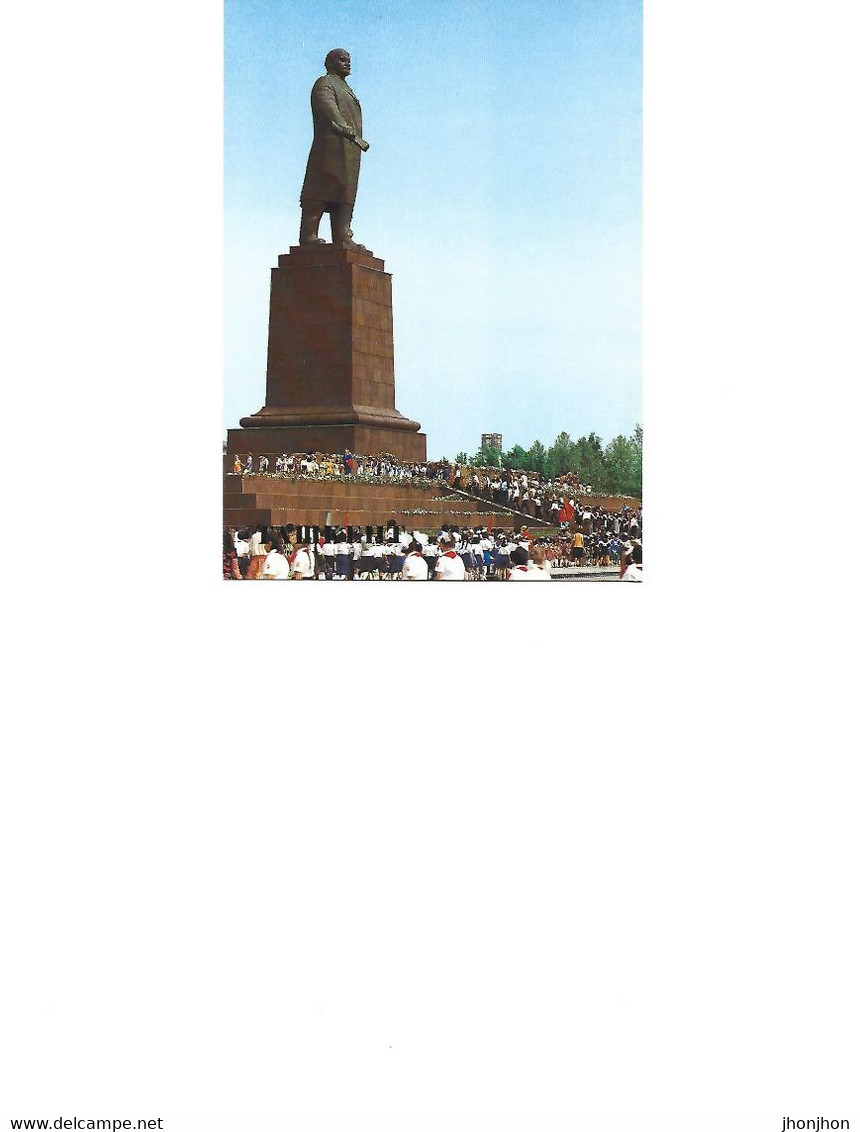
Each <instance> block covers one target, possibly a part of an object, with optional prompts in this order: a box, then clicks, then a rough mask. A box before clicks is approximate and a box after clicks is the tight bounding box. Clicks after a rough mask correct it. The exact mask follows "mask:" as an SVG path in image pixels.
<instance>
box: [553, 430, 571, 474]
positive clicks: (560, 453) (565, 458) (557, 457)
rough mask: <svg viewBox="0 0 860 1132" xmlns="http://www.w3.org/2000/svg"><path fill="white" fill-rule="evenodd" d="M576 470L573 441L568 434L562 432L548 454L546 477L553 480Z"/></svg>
mask: <svg viewBox="0 0 860 1132" xmlns="http://www.w3.org/2000/svg"><path fill="white" fill-rule="evenodd" d="M574 469H575V461H574V449H573V441H572V440H571V439H570V436H569V435H568V433H566V432H560V433H559V434H558V436H557V437H556V438H555V443H554V444H553V445H552V447H551V448H550V449H549V451H548V452H547V454H546V475H548V476H549V477H550V478H551V479H554V478H555V477H556V476H561V475H564V473H565V472H572V471H574Z"/></svg>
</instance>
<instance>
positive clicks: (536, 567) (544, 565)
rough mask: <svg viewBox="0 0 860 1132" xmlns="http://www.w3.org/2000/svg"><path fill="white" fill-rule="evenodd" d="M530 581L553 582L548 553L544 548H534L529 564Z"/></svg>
mask: <svg viewBox="0 0 860 1132" xmlns="http://www.w3.org/2000/svg"><path fill="white" fill-rule="evenodd" d="M528 581H530V582H551V581H552V574H551V573H550V569H549V562H547V560H546V551H545V550H544V548H543V547H542V546H533V547H532V560H531V562H530V563H529V574H528Z"/></svg>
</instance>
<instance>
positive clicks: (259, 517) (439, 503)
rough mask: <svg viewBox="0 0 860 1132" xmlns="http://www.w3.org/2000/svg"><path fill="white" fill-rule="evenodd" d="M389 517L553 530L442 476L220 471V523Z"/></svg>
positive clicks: (433, 527)
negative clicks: (390, 478) (421, 479)
mask: <svg viewBox="0 0 860 1132" xmlns="http://www.w3.org/2000/svg"><path fill="white" fill-rule="evenodd" d="M389 519H394V521H395V522H396V523H397V524H398V525H399V526H401V527H404V528H406V529H407V530H422V531H427V532H429V533H435V532H436V531H438V530H439V528H440V527H441V526H442V525H443V524H444V523H448V524H449V525H452V524H456V525H457V526H458V527H460V528H463V527H476V526H484V527H489V528H493V527H505V528H507V527H519V526H520V525H521V524H523V523H527V524H528V526H529V529H530V530H539V529H546V530H554V529H555V528H554V527H552V526H551V525H550V524H549V523H544V522H542V521H541V520H539V519H531V518H529V516H528V515H525V514H523V513H521V512H519V511H514V510H512V509H511V508H508V507H501V506H499V505H497V504H495V503H492V502H489V501H487V500H485V499H481V498H480V497H478V496H473V495H469V494H468V493H467V492H464V491H455V490H454V489H453V488H451V487H450V486H449V485H448V484H447V483H446V482H445V481H444V480H439V481H434V482H431V483H430V485H429V486H428V485H427V484H426V483H421V484H415V483H412V482H411V481H410V480H403V481H402V482H399V483H376V482H372V481H363V480H355V479H349V478H344V479H322V480H317V479H301V478H298V477H285V476H270V475H255V474H253V473H251V474H248V475H236V474H233V473H227V474H225V475H224V525H225V526H228V527H237V528H242V527H246V526H253V525H254V524H256V523H266V524H268V525H270V526H281V525H283V524H285V523H295V524H297V525H308V526H321V527H322V526H326V525H329V524H330V525H332V526H339V525H344V526H345V525H352V526H357V527H365V526H374V527H376V526H382V525H383V524H385V523H387V522H388V521H389Z"/></svg>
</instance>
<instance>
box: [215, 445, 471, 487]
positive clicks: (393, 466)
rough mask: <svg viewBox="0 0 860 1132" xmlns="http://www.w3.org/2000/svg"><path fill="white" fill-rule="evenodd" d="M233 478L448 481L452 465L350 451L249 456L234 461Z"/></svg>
mask: <svg viewBox="0 0 860 1132" xmlns="http://www.w3.org/2000/svg"><path fill="white" fill-rule="evenodd" d="M232 468H233V472H232V474H234V475H242V476H247V475H258V476H280V477H282V478H287V477H292V478H298V477H301V478H302V479H343V478H346V477H347V476H349V477H351V478H352V479H357V480H367V481H371V480H372V481H379V480H382V481H383V482H394V483H399V482H402V481H403V480H418V481H421V480H424V481H427V482H433V481H434V480H435V481H438V480H445V481H448V480H449V478H450V475H451V465H450V464H449V463H448V461H447V460H436V461H427V460H424V461H420V462H419V461H401V460H398V459H397V457H396V456H393V455H391V454H387V453H382V454H381V455H379V456H359V455H356V454H355V453H353V452H350V451H349V449H347V450H346V451H345V452H342V453H333V452H285V453H283V454H282V455H280V456H275V457H274V458H273V459H271V460H270V458H269V456H267V455H261V456H257V457H256V459H255V457H254V456H252V455H250V454H246V455H244V456H240V455H236V456H234V457H233V464H232Z"/></svg>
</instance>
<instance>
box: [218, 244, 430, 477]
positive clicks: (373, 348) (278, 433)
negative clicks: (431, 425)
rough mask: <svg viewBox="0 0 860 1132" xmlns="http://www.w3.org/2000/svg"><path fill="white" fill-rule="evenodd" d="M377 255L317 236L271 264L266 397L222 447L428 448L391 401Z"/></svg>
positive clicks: (387, 326)
mask: <svg viewBox="0 0 860 1132" xmlns="http://www.w3.org/2000/svg"><path fill="white" fill-rule="evenodd" d="M384 268H385V264H384V262H383V260H381V259H377V258H376V257H375V256H373V255H370V254H364V253H360V252H349V251H343V250H341V249H337V248H333V247H331V246H328V245H324V246H322V247H320V248H319V249H307V248H291V249H290V251H289V254H287V255H282V256H278V266H277V267H275V268H273V269H272V290H271V298H270V304H269V352H268V364H267V369H266V403H265V405H264V406H263V407H262V408H261V409H260V410H259V411H258V412H256V413H254V414H253V415H252V416H249V417H243V418H242V419H241V421H240V422H239V423H240V425H241V426H242V427H241V428H240V429H230V430H229V432H228V434H227V451H228V454H229V455H230V456H232V455H234V454H237V453H238V454H247V453H249V452H250V453H253V454H254V455H255V456H256V455H262V454H263V453H265V454H267V455H269V457H270V459H271V458H272V457H273V456H276V455H278V454H280V453H282V452H303V451H304V452H310V451H316V452H342V451H343V450H344V449H345V448H349V449H350V450H351V451H353V452H358V453H361V454H366V455H377V454H378V453H380V452H391V453H393V454H394V455H395V456H397V457H398V458H399V459H401V460H415V461H421V460H426V458H427V438H426V436H424V434H423V433H421V432H420V428H421V426H420V424H419V423H418V422H417V421H412V420H409V419H408V417H404V416H403V414H402V413H399V412H398V411H397V409H396V408H395V407H394V323H393V318H392V310H391V276H390V275H389V274H388V272H386V271H385V270H384Z"/></svg>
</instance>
